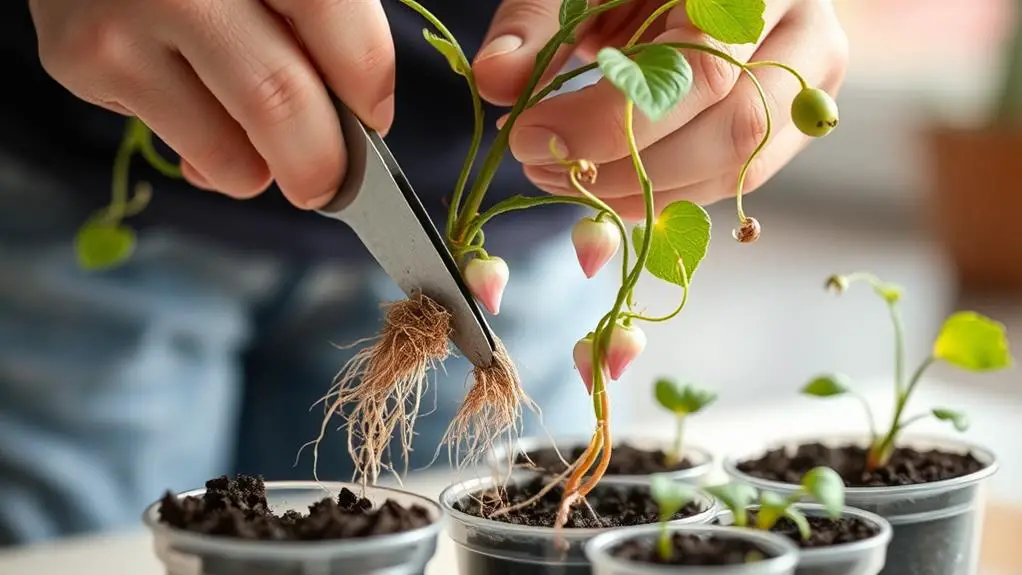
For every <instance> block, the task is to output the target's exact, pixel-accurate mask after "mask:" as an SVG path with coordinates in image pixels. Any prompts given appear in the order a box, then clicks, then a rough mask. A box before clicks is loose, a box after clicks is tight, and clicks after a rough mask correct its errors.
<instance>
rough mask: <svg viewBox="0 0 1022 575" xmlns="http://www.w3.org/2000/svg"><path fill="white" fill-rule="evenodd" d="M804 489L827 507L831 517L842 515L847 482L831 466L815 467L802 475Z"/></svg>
mask: <svg viewBox="0 0 1022 575" xmlns="http://www.w3.org/2000/svg"><path fill="white" fill-rule="evenodd" d="M802 489H804V490H805V491H806V493H808V494H809V495H811V496H812V497H813V499H814V500H816V502H817V503H819V504H820V505H823V507H824V508H826V510H827V513H828V514H830V516H831V517H833V518H835V519H836V518H837V517H840V516H841V510H842V509H843V508H844V506H845V482H844V480H843V479H841V476H840V475H838V473H837V471H834V470H833V469H831V468H829V467H814V468H812V469H810V470H809V471H807V472H806V474H805V475H803V476H802Z"/></svg>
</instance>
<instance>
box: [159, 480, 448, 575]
mask: <svg viewBox="0 0 1022 575" xmlns="http://www.w3.org/2000/svg"><path fill="white" fill-rule="evenodd" d="M359 488H360V486H358V485H355V484H344V483H318V482H312V481H278V482H268V483H264V482H263V480H262V478H258V477H249V476H244V475H239V476H237V477H235V478H233V479H232V478H228V477H226V476H221V477H219V478H216V479H212V480H210V481H207V482H206V487H205V489H199V490H195V491H189V492H186V493H182V494H178V495H174V494H172V493H169V492H168V493H166V494H165V495H164V496H163V497H162V498H161V499H160V500H159V501H157V502H156V503H154V504H153V505H152V506H150V507H149V509H147V510H146V512H145V514H144V516H143V519H144V521H145V523H146V525H147V526H148V527H149V529H150V530H151V531H152V532H153V538H154V542H155V546H156V548H157V555H158V556H159V557H160V559H161V561H163V563H164V564H165V565H166V566H167V568H168V569H169V570H170V571H171V572H178V570H179V569H182V568H183V567H182V565H187V566H190V565H193V564H194V565H196V566H195V567H189V569H194V572H195V573H214V572H215V573H248V572H254V571H258V572H265V573H284V572H288V573H291V572H299V571H301V572H309V571H315V572H321V573H340V572H343V573H365V574H367V575H373V574H377V573H379V574H383V573H393V572H394V570H395V569H398V570H400V571H401V572H402V573H405V572H407V573H422V572H423V570H424V569H425V567H426V563H427V562H428V561H429V559H430V558H431V557H432V556H433V551H434V549H435V547H436V539H437V537H438V535H439V533H440V530H441V528H442V523H441V521H440V520H441V518H442V513H441V510H440V508H439V506H438V505H437V504H436V503H434V502H432V501H429V500H428V499H426V498H423V497H419V496H417V495H412V494H410V493H405V492H402V491H397V490H392V489H382V488H378V487H373V488H368V489H367V490H366V491H365V492H364V494H363V495H357V494H356V490H358V489H359ZM267 542H272V544H271V545H267ZM189 572H193V571H189Z"/></svg>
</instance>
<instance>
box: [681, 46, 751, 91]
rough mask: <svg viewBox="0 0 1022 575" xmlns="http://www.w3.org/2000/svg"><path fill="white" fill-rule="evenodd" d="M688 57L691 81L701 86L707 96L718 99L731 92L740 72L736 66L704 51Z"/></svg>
mask: <svg viewBox="0 0 1022 575" xmlns="http://www.w3.org/2000/svg"><path fill="white" fill-rule="evenodd" d="M690 58H691V61H692V77H693V81H694V82H695V83H696V85H697V86H701V88H702V90H703V91H704V93H705V94H706V95H707V96H709V97H710V98H711V99H713V100H715V101H720V100H723V99H724V98H725V97H726V96H727V95H728V94H730V93H731V89H732V88H734V86H735V83H736V82H738V74H739V73H740V70H739V69H738V68H737V67H736V66H734V65H733V64H731V63H730V62H728V61H727V60H725V59H723V58H720V57H718V56H715V55H713V54H708V53H706V52H696V53H695V54H693V55H691V56H690Z"/></svg>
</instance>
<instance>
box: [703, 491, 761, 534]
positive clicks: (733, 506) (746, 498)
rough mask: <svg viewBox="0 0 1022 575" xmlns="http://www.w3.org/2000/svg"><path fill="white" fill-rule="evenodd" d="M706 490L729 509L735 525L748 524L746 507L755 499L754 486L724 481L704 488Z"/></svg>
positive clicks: (744, 525)
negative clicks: (721, 483)
mask: <svg viewBox="0 0 1022 575" xmlns="http://www.w3.org/2000/svg"><path fill="white" fill-rule="evenodd" d="M706 492H707V493H709V494H710V495H712V496H713V497H716V498H717V499H719V500H720V502H721V503H723V504H724V506H725V507H727V508H728V509H730V510H731V513H732V514H733V515H734V522H735V526H736V527H746V526H747V525H748V524H749V516H748V513H747V511H748V508H749V506H750V505H752V502H753V501H755V500H756V488H755V487H752V486H751V485H746V484H744V483H725V484H723V485H713V486H710V487H707V488H706Z"/></svg>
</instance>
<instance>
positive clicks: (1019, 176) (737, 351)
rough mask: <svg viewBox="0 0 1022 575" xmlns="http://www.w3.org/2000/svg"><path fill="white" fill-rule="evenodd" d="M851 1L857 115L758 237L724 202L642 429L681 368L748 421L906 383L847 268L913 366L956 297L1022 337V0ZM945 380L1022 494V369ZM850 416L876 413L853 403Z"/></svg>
mask: <svg viewBox="0 0 1022 575" xmlns="http://www.w3.org/2000/svg"><path fill="white" fill-rule="evenodd" d="M835 5H836V6H837V7H838V9H839V11H840V14H841V18H842V19H843V22H844V25H845V29H846V31H847V33H848V36H849V38H850V44H851V67H850V70H849V73H848V77H847V80H846V83H845V85H844V88H843V89H842V92H841V94H840V97H839V98H838V103H839V105H840V110H841V126H840V128H839V129H838V130H836V131H835V132H833V133H832V134H830V135H829V136H828V137H826V138H824V139H822V140H820V141H816V142H814V143H813V144H812V145H811V146H810V147H809V148H808V149H807V150H806V151H805V152H804V153H802V154H801V155H800V156H799V157H798V158H796V160H795V161H794V162H792V163H791V164H790V165H789V166H788V167H787V168H786V169H784V170H783V171H782V172H781V173H780V174H778V175H777V176H776V177H775V178H774V179H773V180H772V181H771V182H770V183H768V184H767V185H766V186H764V187H763V188H762V189H760V190H759V191H757V192H756V193H755V194H753V195H751V196H749V197H747V199H746V210H747V211H748V213H750V215H754V216H755V217H756V218H758V219H759V220H760V222H761V223H762V225H763V233H762V236H761V239H760V240H759V242H757V243H756V244H753V245H751V246H739V245H738V244H737V243H736V242H734V241H733V240H732V238H731V236H730V229H731V226H732V222H733V220H734V212H733V209H734V207H733V203H732V202H722V203H720V204H718V205H715V206H712V207H711V208H710V213H711V216H712V217H713V219H714V222H715V226H714V239H713V240H712V242H711V245H710V250H709V254H708V256H707V258H706V259H705V260H704V262H703V263H702V264H701V267H700V270H699V272H698V277H697V281H696V283H695V286H694V287H693V290H692V294H691V299H690V304H691V305H690V307H689V308H688V309H687V310H686V311H685V313H683V314H681V315H680V316H679V317H678V318H676V319H675V320H674V321H672V322H670V323H669V324H667V325H654V326H651V327H649V328H648V330H647V334H648V336H649V347H648V348H647V351H646V353H645V354H644V355H643V356H642V358H641V359H640V360H639V361H638V362H637V363H636V364H635V365H634V367H633V368H631V370H630V378H629V379H630V381H629V382H628V385H627V387H623V388H622V387H618V388H617V389H615V390H614V393H617V394H628V395H631V396H633V398H632V399H634V401H633V403H632V405H631V407H630V408H629V410H628V411H626V412H625V413H620V414H618V416H620V417H622V418H626V419H629V420H631V421H633V422H641V423H640V424H633V425H632V427H630V429H633V430H638V431H640V432H641V431H642V430H643V429H652V428H657V427H660V426H663V427H664V428H669V426H670V425H671V419H670V418H669V416H667V415H666V414H662V413H660V411H659V409H658V408H657V407H656V406H655V405H654V403H653V400H652V397H651V391H650V390H651V388H650V387H649V386H648V384H649V382H651V381H652V380H653V378H655V377H658V376H663V375H670V376H673V377H675V378H678V379H681V380H686V381H691V382H694V383H698V384H700V385H702V386H707V387H711V388H713V389H715V390H716V391H718V392H719V394H720V400H719V402H718V403H717V404H716V405H715V406H714V407H713V408H712V410H713V411H714V412H717V413H718V415H719V417H721V418H725V419H726V418H727V417H732V419H729V421H733V420H734V419H733V417H734V414H740V413H741V412H742V411H743V410H760V409H795V410H802V409H804V410H807V411H809V410H812V409H813V406H814V403H813V402H812V400H808V399H807V400H801V399H799V398H798V397H797V390H798V389H799V388H800V387H801V386H802V384H803V383H804V382H805V381H806V380H807V378H809V377H810V376H812V375H813V374H815V373H817V372H819V371H824V370H836V371H843V372H846V373H848V374H849V375H852V376H853V377H854V378H855V379H856V380H857V381H860V382H862V385H863V386H864V387H865V388H871V389H872V388H877V387H882V386H890V385H891V381H890V373H891V370H892V367H893V365H892V363H893V362H892V335H891V328H890V325H889V321H888V318H887V315H886V312H885V310H884V307H883V304H882V303H881V302H880V301H879V300H878V299H877V298H876V297H875V296H874V295H873V294H872V293H871V292H870V291H869V290H867V289H864V288H862V287H861V286H860V289H854V290H852V291H851V292H849V293H848V294H846V295H845V296H843V297H841V298H835V297H834V296H832V295H829V294H827V293H825V291H824V290H823V282H824V280H825V278H826V277H827V276H828V275H830V274H832V273H846V272H851V271H871V272H874V273H876V274H877V275H879V276H880V277H881V278H883V279H885V280H888V281H892V282H895V283H898V284H900V285H902V286H903V287H904V290H905V298H904V304H903V308H904V315H905V323H906V326H907V333H908V353H909V358H910V361H911V362H913V363H914V362H916V361H918V360H921V359H922V358H923V357H924V356H925V354H926V353H927V352H928V348H929V346H930V344H931V342H932V339H933V337H934V336H935V335H936V333H937V329H938V328H939V326H940V324H941V322H942V321H943V319H944V318H945V317H946V316H947V315H948V314H949V313H950V312H952V311H954V310H955V309H960V308H971V309H975V310H977V311H981V312H983V313H987V314H990V315H992V316H994V317H995V318H997V319H1000V320H1001V321H1004V322H1005V323H1006V324H1007V325H1008V329H1009V337H1014V338H1015V339H1017V338H1018V336H1019V333H1022V43H1020V42H1019V40H1018V35H1020V34H1022V16H1020V14H1022V11H1017V10H1015V8H1016V7H1017V6H1018V5H1019V2H1017V1H1013V0H936V1H935V0H835ZM1009 70H1011V73H1008V71H1009ZM331 281H333V280H332V279H330V278H327V279H326V280H324V287H323V289H330V285H332V284H330V282H331ZM678 296H679V294H678V292H677V290H676V289H675V288H673V287H672V286H669V285H666V284H662V283H660V282H657V281H655V280H654V281H648V278H647V281H644V282H643V283H641V284H640V287H639V289H638V293H637V301H638V302H639V304H640V305H644V306H647V307H648V308H649V309H650V310H651V311H652V312H654V313H655V312H657V311H661V310H668V309H672V308H673V307H674V305H675V304H676V301H677V297H678ZM0 311H2V310H0ZM1016 343H1017V347H1020V349H1022V343H1018V342H1016ZM933 377H934V379H935V381H937V380H939V382H940V383H939V385H938V383H934V386H933V388H932V389H931V388H930V387H927V388H923V389H922V390H921V392H920V394H919V396H918V397H917V399H916V403H917V404H918V405H919V406H924V405H928V399H927V398H928V397H932V396H928V393H937V390H938V389H939V393H942V394H944V395H940V396H939V397H940V398H946V397H949V396H948V395H947V394H948V393H951V394H953V397H954V398H956V400H961V401H963V402H965V403H967V408H968V409H970V410H972V419H973V422H974V423H973V425H974V428H973V430H971V431H970V434H969V435H968V437H969V438H970V439H971V440H973V441H975V442H978V443H983V444H986V445H988V446H990V447H991V448H992V449H994V450H995V451H996V452H997V453H998V454H999V455H1000V457H1001V460H1002V462H1003V463H1002V471H1001V473H1000V474H999V475H998V476H997V477H996V478H995V480H994V492H995V495H996V496H997V497H998V498H999V499H1016V500H1019V501H1022V492H1015V490H1014V488H1013V486H1017V485H1019V484H1022V452H1020V451H1022V450H1020V448H1019V447H1018V444H1017V441H1018V440H1017V438H1018V437H1020V436H1022V417H1020V415H1022V376H1020V375H1019V374H1018V373H1017V372H1016V371H1008V372H1004V373H998V374H993V375H979V376H977V375H970V374H963V373H958V372H953V371H950V370H941V369H937V370H935V371H934V372H933ZM778 406H780V407H778ZM977 410H978V411H977ZM848 413H849V417H850V418H858V417H860V414H859V412H858V411H857V410H856V408H855V406H854V405H850V406H849V412H848ZM787 415H789V414H788V413H787V412H785V413H784V414H781V416H787ZM793 415H794V416H797V413H795V414H793ZM713 417H714V416H713V415H706V416H703V415H700V416H699V418H700V422H699V423H698V424H697V427H696V432H694V433H693V435H692V436H691V437H692V438H693V441H695V442H700V441H701V440H700V439H699V435H698V433H711V432H712V429H713V428H712V426H711V425H710V420H711V419H712V418H713ZM940 429H941V431H943V432H946V433H951V432H950V431H949V430H947V429H944V428H940ZM584 431H585V430H584V429H580V430H579V432H584ZM809 431H811V430H809V429H807V430H806V432H807V433H808V432H809ZM707 439H708V438H707ZM3 455H4V454H3V453H0V458H2V457H3ZM185 459H187V458H185ZM0 461H2V459H0Z"/></svg>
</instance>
